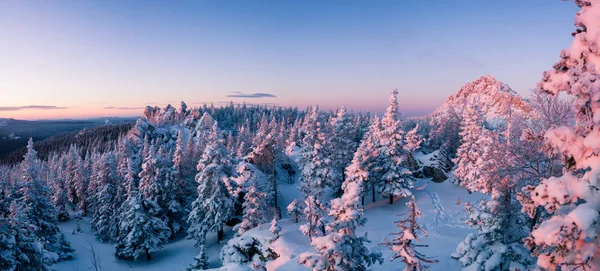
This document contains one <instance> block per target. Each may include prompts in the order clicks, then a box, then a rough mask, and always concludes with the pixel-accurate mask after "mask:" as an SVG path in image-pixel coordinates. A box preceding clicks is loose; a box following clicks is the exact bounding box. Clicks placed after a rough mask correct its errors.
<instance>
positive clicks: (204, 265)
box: [187, 244, 208, 271]
mask: <svg viewBox="0 0 600 271" xmlns="http://www.w3.org/2000/svg"><path fill="white" fill-rule="evenodd" d="M199 247H200V251H199V252H198V255H196V257H194V263H193V264H191V265H190V267H188V268H187V270H188V271H194V270H205V269H208V256H207V255H206V250H205V249H204V244H201V245H199Z"/></svg>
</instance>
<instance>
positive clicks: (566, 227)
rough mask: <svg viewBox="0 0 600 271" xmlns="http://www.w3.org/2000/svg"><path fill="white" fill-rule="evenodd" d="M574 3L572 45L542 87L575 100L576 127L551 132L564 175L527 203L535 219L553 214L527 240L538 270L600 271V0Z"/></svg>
mask: <svg viewBox="0 0 600 271" xmlns="http://www.w3.org/2000/svg"><path fill="white" fill-rule="evenodd" d="M575 4H577V6H578V7H579V8H580V9H581V10H580V11H578V12H577V14H576V16H575V25H576V27H577V29H576V31H575V32H574V33H573V36H574V37H575V38H574V40H573V43H572V44H571V46H570V47H569V48H568V49H566V50H563V51H562V52H561V54H560V56H561V60H560V61H559V62H557V63H556V64H554V66H553V68H554V70H550V71H547V72H544V75H543V77H542V80H541V82H540V83H539V84H538V88H539V89H540V91H542V92H547V93H551V94H554V95H558V94H559V93H561V92H566V93H568V94H570V95H572V96H573V97H574V98H575V105H574V107H573V112H574V113H575V114H576V123H575V125H574V126H571V125H563V126H560V127H556V128H551V129H550V130H548V131H547V132H546V139H547V141H548V143H549V144H550V145H551V146H552V147H553V148H554V149H555V151H556V152H557V153H560V154H562V155H563V156H564V161H565V169H564V173H563V174H562V175H561V176H559V177H551V178H548V179H544V180H542V181H541V183H540V184H539V185H537V186H535V187H533V186H532V187H529V188H528V189H527V192H528V193H529V200H528V201H525V202H524V203H523V204H524V209H525V211H527V212H528V213H529V214H530V215H533V210H535V208H536V207H538V206H542V207H544V208H545V209H546V210H547V211H548V212H549V213H550V215H551V216H550V217H549V218H548V219H546V220H545V221H543V222H542V223H541V224H540V225H539V227H537V228H536V229H534V230H533V231H532V232H531V235H530V236H529V237H528V238H527V239H526V240H525V243H526V245H527V246H528V247H529V248H530V249H532V250H533V253H534V255H536V256H538V260H537V265H538V266H540V267H542V268H545V269H548V270H558V269H560V270H598V269H600V249H599V248H600V235H599V232H600V195H599V193H600V192H599V190H598V179H599V178H598V175H599V172H600V162H599V161H600V160H599V157H600V145H599V144H598V142H600V103H598V100H599V98H598V97H600V74H599V70H598V69H599V67H600V66H599V65H600V54H599V53H598V50H597V44H599V43H600V28H598V26H599V25H600V16H598V14H599V13H600V1H597V0H576V1H575Z"/></svg>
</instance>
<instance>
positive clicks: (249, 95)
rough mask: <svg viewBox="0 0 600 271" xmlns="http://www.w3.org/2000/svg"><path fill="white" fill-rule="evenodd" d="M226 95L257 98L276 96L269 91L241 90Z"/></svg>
mask: <svg viewBox="0 0 600 271" xmlns="http://www.w3.org/2000/svg"><path fill="white" fill-rule="evenodd" d="M227 97H232V98H251V99H258V98H275V97H277V96H275V95H273V94H271V93H261V92H257V93H242V92H239V91H236V92H234V93H233V94H229V95H227Z"/></svg>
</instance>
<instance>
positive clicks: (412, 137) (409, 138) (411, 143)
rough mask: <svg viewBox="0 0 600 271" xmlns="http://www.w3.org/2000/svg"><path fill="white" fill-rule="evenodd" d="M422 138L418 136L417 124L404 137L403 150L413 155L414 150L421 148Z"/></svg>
mask: <svg viewBox="0 0 600 271" xmlns="http://www.w3.org/2000/svg"><path fill="white" fill-rule="evenodd" d="M423 140H424V139H423V137H422V136H421V135H420V134H419V124H417V126H415V128H413V129H411V130H410V131H408V133H406V135H405V136H404V141H405V145H404V150H406V151H407V152H409V153H414V152H415V151H416V150H418V149H419V148H421V143H423Z"/></svg>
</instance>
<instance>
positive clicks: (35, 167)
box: [13, 139, 74, 263]
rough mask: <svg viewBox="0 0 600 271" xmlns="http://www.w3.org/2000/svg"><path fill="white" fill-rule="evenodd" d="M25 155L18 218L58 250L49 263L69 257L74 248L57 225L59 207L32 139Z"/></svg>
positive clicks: (48, 247) (46, 246) (47, 246)
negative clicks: (51, 201) (42, 178)
mask: <svg viewBox="0 0 600 271" xmlns="http://www.w3.org/2000/svg"><path fill="white" fill-rule="evenodd" d="M24 158H25V159H24V161H23V162H22V164H21V168H22V174H21V188H20V191H19V194H20V197H19V198H17V199H16V206H15V208H16V210H15V211H14V212H13V213H16V214H18V217H15V219H18V220H20V221H19V222H22V223H25V225H28V227H31V229H32V230H33V232H34V235H35V236H36V238H37V240H39V242H41V243H42V244H44V249H45V250H47V251H49V252H50V253H55V255H56V257H55V259H54V260H53V261H50V263H53V262H55V261H59V260H67V259H70V258H72V257H73V251H74V250H73V249H72V248H71V247H70V244H69V243H68V242H67V241H66V239H64V236H63V233H62V232H61V231H60V227H59V226H58V218H57V215H56V209H54V206H52V204H51V203H50V198H49V191H48V190H49V189H48V185H47V184H46V182H45V181H43V180H41V179H40V165H39V160H38V159H37V152H36V151H35V150H34V149H33V140H31V139H29V142H28V144H27V153H26V154H25V156H24Z"/></svg>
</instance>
